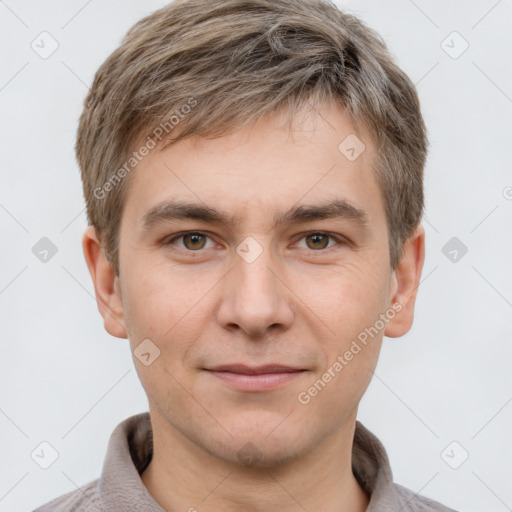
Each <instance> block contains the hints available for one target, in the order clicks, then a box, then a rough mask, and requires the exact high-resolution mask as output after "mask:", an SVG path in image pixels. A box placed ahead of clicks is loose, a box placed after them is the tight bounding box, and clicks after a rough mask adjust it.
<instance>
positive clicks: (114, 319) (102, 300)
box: [82, 226, 128, 338]
mask: <svg viewBox="0 0 512 512" xmlns="http://www.w3.org/2000/svg"><path fill="white" fill-rule="evenodd" d="M82 247H83V251H84V257H85V261H86V263H87V267H88V269H89V273H90V274H91V278H92V282H93V284H94V292H95V294H96V303H97V305H98V311H99V312H100V314H101V316H102V317H103V324H104V326H105V330H106V331H107V332H108V333H109V334H111V335H112V336H115V337H116V338H127V336H128V335H127V331H126V323H125V320H124V310H123V303H122V300H121V292H120V288H119V278H118V277H117V276H116V274H115V272H114V269H113V268H112V265H111V264H110V262H109V261H108V259H107V257H106V255H105V252H104V250H103V248H102V246H101V243H100V240H99V238H98V236H97V234H96V230H95V229H94V227H93V226H88V227H87V229H86V230H85V232H84V234H83V237H82Z"/></svg>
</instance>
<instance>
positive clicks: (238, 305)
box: [218, 236, 293, 335]
mask: <svg viewBox="0 0 512 512" xmlns="http://www.w3.org/2000/svg"><path fill="white" fill-rule="evenodd" d="M278 267H279V265H276V262H275V259H274V258H273V254H272V249H271V238H270V237H259V238H258V239H256V238H255V237H252V236H248V237H246V238H245V239H244V240H243V241H242V242H241V243H240V244H239V245H238V246H237V247H236V254H235V255H234V258H233V269H232V271H231V272H229V273H228V274H227V276H226V278H227V279H228V280H229V283H227V285H226V286H225V288H224V292H223V294H222V297H221V301H222V303H221V305H220V308H219V311H218V315H219V317H218V320H219V322H220V323H221V325H223V326H224V327H233V326H234V325H236V326H238V327H239V328H240V329H242V330H244V331H246V332H247V333H248V334H250V335H264V334H265V332H266V331H267V329H268V328H269V327H270V326H274V325H280V326H281V328H283V327H288V326H289V325H290V323H291V322H292V318H293V312H292V309H291V305H290V302H289V300H290V296H289V293H287V288H286V286H284V285H283V283H282V282H281V279H279V278H278V277H277V276H276V274H278Z"/></svg>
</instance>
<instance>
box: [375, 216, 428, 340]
mask: <svg viewBox="0 0 512 512" xmlns="http://www.w3.org/2000/svg"><path fill="white" fill-rule="evenodd" d="M424 261H425V229H424V228H423V226H421V225H418V226H417V227H416V229H415V231H414V233H413V234H412V235H411V237H410V238H408V239H407V240H406V241H405V243H404V247H403V250H402V256H401V258H400V262H399V264H398V267H397V268H396V270H395V271H394V272H393V275H392V283H391V289H392V293H391V302H390V306H391V307H392V308H393V309H394V310H395V311H396V312H397V314H396V315H395V317H394V318H393V319H391V320H390V321H389V322H388V324H387V325H386V329H385V330H384V335H385V336H389V337H390V338H398V337H399V336H403V335H404V334H406V333H407V332H408V331H409V329H410V328H411V326H412V322H413V320H414V304H415V302H416V293H417V292H418V286H419V285H420V278H421V271H422V270H423V263H424Z"/></svg>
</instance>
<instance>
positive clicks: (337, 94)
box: [75, 0, 428, 273]
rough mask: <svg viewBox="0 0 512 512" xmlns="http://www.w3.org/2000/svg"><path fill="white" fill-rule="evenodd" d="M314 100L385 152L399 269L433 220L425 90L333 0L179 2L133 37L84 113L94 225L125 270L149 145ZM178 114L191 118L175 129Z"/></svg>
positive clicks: (380, 157)
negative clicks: (333, 106)
mask: <svg viewBox="0 0 512 512" xmlns="http://www.w3.org/2000/svg"><path fill="white" fill-rule="evenodd" d="M312 98H314V99H316V100H317V101H318V104H319V103H321V102H322V101H324V100H326V99H333V100H334V101H335V102H336V103H337V104H339V105H341V106H342V107H343V108H344V109H345V111H346V112H347V113H348V114H349V115H350V117H351V119H352V121H353V122H354V123H355V125H356V126H357V127H358V128H362V129H364V130H365V131H366V132H367V133H368V134H369V135H370V136H371V139H372V141H373V142H374V143H375V145H376V148H377V151H378V153H377V162H376V163H375V164H376V165H375V170H376V173H377V179H378V182H379V185H380V187H381V191H382V194H383V198H384V201H385V205H386V216H387V222H388V231H389V240H390V244H389V251H390V261H391V266H392V268H393V269H394V268H396V266H397V265H398V262H399V260H400V256H401V251H402V247H403V243H404V241H405V240H406V239H407V238H408V237H409V236H411V234H412V233H413V230H414V228H415V227H416V226H417V225H418V223H419V222H420V220H421V215H422V212H423V167H424V165H425V160H426V154H427V146H428V140H427V135H426V129H425V125H424V122H423V118H422V115H421V112H420V105H419V100H418V96H417V92H416V89H415V87H414V84H413V83H412V82H411V81H410V79H409V78H408V77H407V75H406V74H405V73H404V72H403V71H402V70H401V69H400V68H399V67H398V66H397V64H396V63H395V61H394V59H393V57H392V56H391V55H390V53H389V51H388V49H387V47H386V44H385V42H384V41H383V39H382V38H381V37H380V36H379V35H378V34H377V33H376V32H375V31H374V30H372V29H370V28H369V27H368V26H367V25H365V23H363V22H362V21H361V20H359V19H358V18H356V17H355V16H353V15H351V14H347V13H344V12H341V11H340V10H339V9H338V8H337V7H336V6H335V5H334V4H333V3H330V2H328V1H326V0H176V1H174V2H173V3H170V4H169V5H167V6H166V7H164V8H162V9H160V10H158V11H155V12H154V13H153V14H151V15H149V16H147V17H145V18H143V19H141V20H140V21H139V22H138V23H136V24H135V25H134V26H133V27H132V28H131V29H130V30H129V31H128V33H127V34H126V36H125V38H124V39H123V41H122V43H121V45H120V47H119V48H117V49H116V50H115V51H114V52H113V53H112V54H111V55H110V56H109V57H108V58H107V59H106V61H105V62H104V63H103V64H102V65H101V67H100V68H99V69H98V71H97V73H96V75H95V78H94V83H93V85H92V88H91V90H90V92H89V94H88V96H87V98H86V100H85V104H84V110H83V113H82V115H81V117H80V123H79V127H78V135H77V142H76V148H75V149H76V154H77V159H78V162H79V165H80V169H81V176H82V181H83V187H84V195H85V200H86V205H87V215H88V220H89V224H91V225H93V226H94V227H95V228H96V231H97V233H98V236H99V237H100V239H101V241H102V244H103V247H104V249H105V252H106V254H107V257H108V258H109V260H110V262H111V264H112V266H113V268H114V269H115V271H116V273H118V271H119V267H118V235H119V225H120V220H121V216H122V212H123V205H124V198H125V197H126V191H127V187H128V185H129V175H128V174H129V172H130V170H131V168H133V167H134V166H135V165H136V163H137V162H136V159H135V157H134V156H133V155H134V153H130V152H131V151H133V149H134V144H135V143H136V142H137V141H140V140H146V144H145V145H146V146H147V147H146V149H147V148H149V147H150V144H153V145H154V144H155V142H156V141H155V139H158V140H165V143H166V144H168V143H174V142H177V141H178V140H180V139H182V138H184V137H186V136H188V135H198V136H204V137H207V136H208V137H209V136H219V135H223V134H227V133H229V132H231V131H233V130H234V129H236V128H240V127H242V126H244V125H245V124H247V123H250V122H251V121H255V120H257V119H259V118H261V117H262V116H264V115H266V114H269V113H271V112H274V111H276V110H277V109H281V108H286V107H287V108H288V109H289V111H290V112H292V113H293V112H295V111H297V110H298V109H299V107H300V106H304V105H305V104H306V103H308V102H309V100H310V99H312ZM170 114H172V115H171V118H172V116H174V118H175V120H176V119H177V120H178V121H179V130H174V131H172V133H171V130H170V128H172V126H173V125H175V124H177V123H175V122H174V123H171V122H170V117H169V116H170ZM158 127H166V129H165V131H166V134H165V137H164V138H162V137H161V136H158V135H159V134H160V132H162V133H163V130H162V129H161V128H160V129H159V128H158ZM169 127H170V128H169ZM167 128H169V129H167ZM159 130H160V131H159ZM340 142H341V141H340ZM151 147H153V146H151ZM141 149H142V148H141Z"/></svg>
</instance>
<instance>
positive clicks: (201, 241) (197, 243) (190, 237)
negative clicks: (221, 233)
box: [164, 231, 210, 252]
mask: <svg viewBox="0 0 512 512" xmlns="http://www.w3.org/2000/svg"><path fill="white" fill-rule="evenodd" d="M208 238H210V237H209V236H207V235H205V234H204V233H200V232H198V231H188V232H186V233H177V234H176V235H173V236H172V237H171V238H168V239H166V240H165V241H164V245H177V244H175V242H176V241H177V240H179V239H182V242H183V246H181V247H180V246H179V245H178V247H179V248H180V249H184V250H186V251H191V252H193V251H199V250H200V249H204V248H205V246H206V240H207V239H208ZM206 248H207V249H208V247H206Z"/></svg>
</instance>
